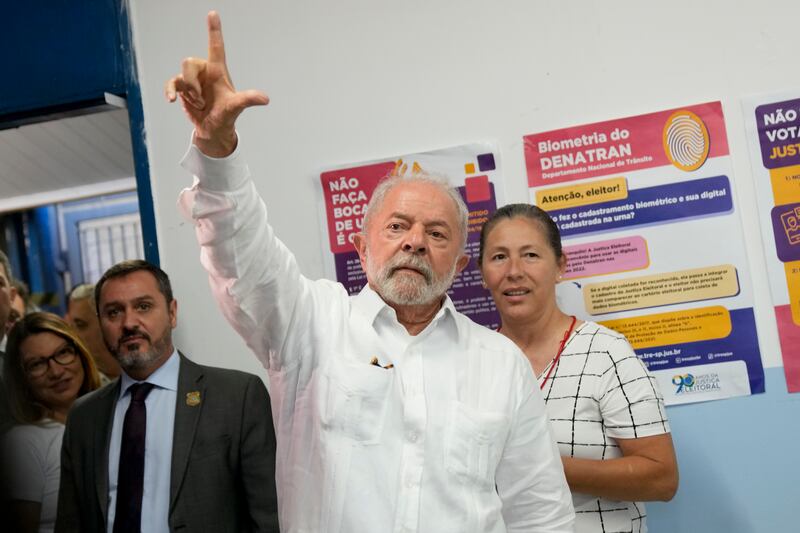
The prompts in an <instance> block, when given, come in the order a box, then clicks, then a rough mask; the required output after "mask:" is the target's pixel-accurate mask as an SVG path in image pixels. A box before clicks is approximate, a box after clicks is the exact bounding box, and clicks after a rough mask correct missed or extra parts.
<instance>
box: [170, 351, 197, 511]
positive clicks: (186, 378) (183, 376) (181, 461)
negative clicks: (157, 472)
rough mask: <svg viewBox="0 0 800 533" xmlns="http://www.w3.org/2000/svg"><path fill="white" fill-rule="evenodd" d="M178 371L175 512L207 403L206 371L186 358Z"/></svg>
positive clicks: (172, 501) (173, 485) (172, 489)
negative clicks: (201, 416) (196, 432)
mask: <svg viewBox="0 0 800 533" xmlns="http://www.w3.org/2000/svg"><path fill="white" fill-rule="evenodd" d="M178 355H180V358H181V362H180V370H179V371H178V394H177V398H176V401H175V430H174V433H173V437H172V471H171V474H170V491H169V492H170V494H169V495H170V505H169V509H170V512H172V510H173V508H174V506H175V502H176V500H177V497H178V494H179V493H180V490H181V487H182V486H183V478H184V476H185V474H186V467H187V465H188V464H189V452H190V451H191V450H192V443H193V442H194V436H195V431H196V430H197V422H198V421H199V420H200V413H201V412H202V410H203V403H204V401H205V383H204V381H203V379H202V378H203V369H202V367H200V366H199V365H197V364H195V363H193V362H191V361H190V360H188V359H187V358H186V357H184V355H183V354H181V353H179V354H178Z"/></svg>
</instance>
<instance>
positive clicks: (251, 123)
mask: <svg viewBox="0 0 800 533" xmlns="http://www.w3.org/2000/svg"><path fill="white" fill-rule="evenodd" d="M131 1H132V6H131V11H132V16H131V20H132V25H133V31H134V40H135V48H136V53H137V56H138V64H139V76H140V82H141V85H142V98H143V104H144V112H145V124H146V127H147V128H146V129H147V148H148V152H149V157H150V171H151V179H152V187H153V195H154V202H155V212H156V217H157V224H158V242H159V250H160V254H161V258H162V266H163V267H164V269H165V270H166V271H167V272H168V273H170V274H171V275H172V277H173V279H174V283H175V286H176V292H177V296H178V298H179V321H180V322H181V324H182V326H181V327H180V328H179V333H178V345H179V346H181V347H182V348H183V349H184V350H186V351H187V352H188V353H189V354H190V355H191V356H192V358H194V359H195V360H198V361H200V362H206V363H212V364H217V365H224V366H231V367H237V368H242V369H246V370H250V371H253V372H256V373H258V374H260V375H263V372H262V371H261V369H260V367H259V366H258V365H257V363H256V362H255V359H254V358H253V357H252V356H251V355H250V354H249V353H248V352H247V350H246V348H245V347H244V344H243V343H242V342H241V341H240V340H239V339H238V338H237V337H236V335H235V334H234V333H233V331H232V330H231V329H230V327H229V326H228V325H227V324H226V323H225V322H224V320H223V319H222V317H221V315H220V313H219V312H218V311H217V309H216V306H215V304H214V303H213V301H212V299H211V296H210V291H209V289H208V286H207V282H206V279H205V275H204V273H203V271H202V269H201V267H200V265H199V261H198V255H199V252H198V246H197V244H196V243H195V240H194V236H193V231H192V228H191V226H190V225H189V224H187V223H185V222H184V221H183V220H181V219H180V218H179V215H178V214H177V212H176V209H175V199H176V196H177V194H178V191H179V190H180V189H181V188H182V187H184V186H187V185H188V184H189V183H190V176H188V175H187V174H186V173H185V172H184V171H183V170H182V169H181V168H179V167H178V164H177V162H178V160H179V159H180V157H181V155H182V154H183V152H184V150H185V148H186V146H187V143H188V140H189V135H190V131H191V130H190V126H189V124H188V122H187V121H186V120H185V119H184V117H183V114H182V112H181V110H180V108H179V106H178V105H173V106H169V105H168V104H167V103H166V101H165V100H164V98H163V95H162V86H163V83H164V81H165V80H166V79H167V78H168V77H170V76H172V75H174V74H175V73H176V72H177V69H178V68H179V64H180V59H181V58H182V57H184V56H188V55H203V56H204V55H205V53H206V28H205V14H206V12H207V11H208V10H210V9H217V10H219V11H220V13H221V15H222V22H223V29H224V31H225V37H226V45H227V52H228V61H229V66H230V71H231V72H232V74H233V78H234V81H235V83H236V84H237V87H238V88H259V89H263V90H265V91H266V92H267V93H268V94H269V95H270V97H271V99H272V103H271V104H270V106H269V107H268V108H259V109H254V110H250V111H248V112H247V113H246V114H245V115H244V116H243V117H242V118H241V120H240V122H239V128H240V134H241V138H242V142H243V146H244V148H245V151H246V153H247V159H248V160H249V163H250V167H251V169H252V170H253V172H254V174H255V175H256V176H258V178H257V186H258V188H259V190H260V191H261V193H262V195H264V197H265V200H266V203H267V206H268V208H269V209H270V212H271V220H272V223H273V225H274V226H275V228H276V230H277V232H278V234H279V235H280V236H282V238H283V240H284V241H285V242H286V243H287V244H288V245H289V247H290V248H291V249H292V250H294V252H295V253H296V255H297V257H298V260H299V263H300V265H301V266H302V267H303V269H304V271H305V273H306V274H307V275H309V276H310V277H319V276H322V267H321V260H320V259H321V253H322V249H323V243H324V242H325V241H324V236H323V235H321V234H320V230H319V227H320V225H319V223H318V218H317V217H318V215H317V213H316V206H317V204H316V194H317V193H316V190H315V189H314V183H315V180H316V179H317V178H318V172H319V170H320V169H321V168H323V167H330V166H334V165H339V164H346V163H351V162H357V161H363V160H371V159H376V158H380V157H384V156H387V155H392V154H397V153H411V152H419V151H426V150H430V149H435V148H440V147H446V146H451V145H455V144H460V143H464V142H469V141H474V140H485V139H489V140H492V139H496V140H498V141H499V143H500V146H501V156H502V158H503V168H504V170H505V182H506V183H505V186H506V191H507V195H508V199H509V200H510V201H525V200H526V199H527V197H528V196H527V186H526V183H527V182H526V178H525V167H524V158H523V150H522V135H524V134H527V133H534V132H539V131H545V130H550V129H555V128H560V127H564V126H569V125H575V124H582V123H589V122H594V121H600V120H606V119H613V118H619V117H625V116H630V115H636V114H641V113H647V112H651V111H658V110H662V109H668V108H672V107H678V106H681V105H687V104H694V103H700V102H706V101H712V100H721V101H722V102H723V105H724V110H725V114H726V119H727V124H728V134H729V142H730V148H731V153H732V157H733V160H734V165H735V175H734V179H735V180H736V183H737V188H738V194H739V202H738V204H737V207H738V208H739V209H738V210H739V212H740V213H741V216H742V218H743V223H744V228H745V234H744V239H745V242H746V247H747V251H748V254H749V258H750V267H751V269H750V270H751V272H753V287H754V294H755V309H756V316H757V323H758V328H759V335H760V341H761V349H762V354H763V358H764V363H765V366H767V367H775V366H778V365H780V355H779V354H780V352H779V347H778V341H777V333H776V328H775V322H774V318H773V317H774V315H773V313H772V304H771V302H770V299H769V289H768V285H767V280H766V277H765V275H764V270H765V268H764V262H763V250H762V246H761V238H760V233H759V223H760V221H759V218H758V216H757V213H756V208H755V201H754V194H755V192H754V188H753V183H752V179H751V175H750V163H749V160H748V151H747V145H746V141H745V137H744V131H743V121H742V116H741V109H740V97H741V96H743V95H746V94H752V93H758V92H771V91H777V90H782V89H790V88H797V87H800V70H799V69H798V67H797V63H798V62H797V49H798V47H797V32H796V21H797V19H798V15H800V3H798V2H797V1H796V0H781V1H777V0H776V1H765V2H755V1H746V2H742V3H734V2H730V1H719V0H717V1H705V2H700V1H698V0H677V1H673V2H653V1H635V0H625V1H616V2H612V1H607V2H588V1H587V2H579V1H576V0H572V1H569V0H562V1H532V0H527V1H522V0H515V1H506V2H485V1H476V0H461V1H457V2H456V1H444V0H438V1H437V0H433V1H431V0H429V1H427V2H425V1H416V0H413V1H405V2H397V1H394V2H389V1H376V0H372V1H367V0H365V1H358V0H340V1H338V2H334V1H323V0H318V1H294V2H289V1H286V2H278V1H275V0H272V1H236V2H232V1H228V2H224V3H223V2H218V3H211V2H207V1H198V0H180V1H178V0H171V1H169V2H164V1H157V0H131ZM722 245H724V244H722ZM774 381H775V382H777V383H779V384H780V380H779V379H778V380H774ZM768 385H769V384H768ZM769 394H770V392H769V390H768V393H767V396H768V395H769ZM716 403H718V404H720V406H721V407H719V408H718V409H722V410H725V409H730V407H725V405H726V402H716ZM727 405H729V406H731V405H735V404H733V403H729V404H727ZM685 409H690V407H687V408H685ZM673 412H676V413H677V412H678V411H673ZM680 413H681V415H679V416H683V413H689V415H688V416H690V417H691V416H692V415H691V414H690V413H692V411H685V410H684V411H680ZM679 438H680V436H678V435H676V439H679ZM679 451H681V450H680V446H679ZM712 455H713V452H712ZM723 459H725V460H727V459H726V458H723ZM730 459H731V460H733V458H730ZM691 460H692V459H691V458H684V457H681V462H682V466H683V465H685V464H691ZM723 466H724V465H723ZM794 471H795V472H796V469H795V470H794ZM795 476H796V474H795ZM710 483H711V484H710V485H709V487H708V490H713V489H714V484H713V480H711V482H710ZM681 490H682V491H693V490H696V491H698V493H703V492H705V490H706V487H705V486H703V487H694V488H693V487H691V486H690V487H686V485H684V486H683V487H682V489H681ZM743 490H745V492H742V493H741V494H734V495H733V496H730V498H729V499H728V502H729V505H733V506H736V501H735V500H736V498H741V499H742V504H743V505H747V504H752V500H750V499H749V494H748V493H747V492H746V489H743ZM763 497H765V496H763ZM731 502H732V503H731ZM680 505H682V504H680ZM687 505H688V503H687ZM755 505H758V502H756V503H755ZM678 510H681V508H680V507H678ZM750 518H752V519H753V520H757V517H755V518H753V517H749V518H748V519H750ZM746 523H747V522H746V520H745V522H743V524H746ZM658 526H659V525H658V524H654V525H653V526H652V529H653V530H654V531H659V530H660V531H667V530H677V529H673V526H674V524H666V523H665V524H661V528H662V529H658ZM743 527H744V526H743ZM690 530H692V529H691V528H690V529H687V531H690ZM747 530H748V529H743V530H742V531H747ZM727 531H731V529H727ZM765 531H766V530H765Z"/></svg>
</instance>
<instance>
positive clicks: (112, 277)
mask: <svg viewBox="0 0 800 533" xmlns="http://www.w3.org/2000/svg"><path fill="white" fill-rule="evenodd" d="M95 300H96V306H97V311H98V315H99V317H100V324H101V327H102V331H103V337H104V339H105V342H106V344H107V345H108V347H109V350H110V351H111V353H112V354H114V356H115V357H116V358H117V360H118V361H119V363H120V366H122V369H123V374H122V376H120V378H119V379H117V380H116V381H114V382H112V383H111V384H109V385H107V386H106V387H104V388H102V389H100V390H98V391H95V392H94V393H92V394H90V395H88V396H86V397H84V398H82V399H81V400H80V401H79V403H77V404H76V406H75V407H73V409H72V411H71V412H70V414H69V417H68V419H67V425H66V430H65V432H64V441H63V447H62V456H61V488H60V493H59V501H58V518H57V522H56V531H63V532H67V531H69V532H73V531H74V532H81V533H88V532H106V531H113V532H114V533H118V532H120V533H121V532H134V531H135V532H137V533H138V532H139V531H142V532H147V533H150V532H161V531H163V532H167V531H186V532H194V531H214V532H223V531H231V532H241V531H253V532H255V531H259V532H260V531H278V525H277V524H278V521H277V497H276V492H275V433H274V429H273V427H272V415H271V410H270V404H269V398H268V396H267V392H266V389H265V388H264V385H263V383H262V382H261V380H260V379H258V378H257V377H255V376H252V375H250V374H245V373H243V372H238V371H234V370H226V369H219V368H211V367H207V366H201V365H198V364H195V363H193V362H191V361H189V360H188V359H187V358H186V357H184V356H183V355H182V354H179V353H178V352H177V350H175V348H174V347H173V345H172V329H174V328H175V326H176V325H177V303H176V301H175V300H174V299H173V297H172V290H171V287H170V283H169V278H168V277H167V275H166V274H165V273H164V272H163V271H162V270H161V269H159V268H158V267H155V266H153V265H150V264H149V263H146V262H144V261H125V262H123V263H119V264H117V265H115V266H113V267H111V268H110V269H109V270H108V271H107V272H106V273H105V274H104V275H103V277H102V278H101V279H100V281H98V283H97V286H96V293H95Z"/></svg>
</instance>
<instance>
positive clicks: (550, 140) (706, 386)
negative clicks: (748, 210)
mask: <svg viewBox="0 0 800 533" xmlns="http://www.w3.org/2000/svg"><path fill="white" fill-rule="evenodd" d="M524 146H525V161H526V169H527V174H528V186H529V191H530V200H531V202H532V203H535V204H536V205H538V206H539V207H541V208H543V209H545V210H546V211H547V212H548V213H549V214H550V216H551V217H552V218H553V220H554V221H555V222H556V224H557V225H558V227H559V229H560V231H561V235H562V239H563V241H564V245H565V252H566V254H567V272H566V275H565V276H564V278H565V279H564V281H562V283H560V284H559V287H558V299H559V303H560V305H561V307H562V309H564V310H565V311H566V312H569V313H572V314H575V315H577V316H579V317H580V318H582V319H585V320H593V321H595V322H600V323H602V324H604V325H606V326H608V327H610V328H612V329H616V330H618V331H620V332H622V333H623V334H625V335H626V337H627V338H628V340H629V341H630V342H631V344H632V345H633V347H634V349H635V350H636V352H637V355H638V356H639V357H640V358H641V359H642V361H644V363H645V364H646V365H647V366H648V368H649V369H650V370H651V372H652V373H653V375H654V376H655V377H656V379H657V380H658V381H659V384H660V386H661V390H662V392H663V393H664V397H665V400H666V402H667V403H668V404H680V403H690V402H698V401H705V400H714V399H722V398H728V397H732V396H741V395H747V394H754V393H759V392H763V391H764V371H763V367H762V363H761V353H760V348H759V344H758V335H757V332H756V325H755V316H754V313H753V304H752V288H751V285H750V275H749V271H748V262H747V257H746V255H745V251H744V243H743V241H742V231H741V221H740V219H739V215H738V213H737V212H736V200H735V198H736V196H735V183H734V179H733V175H732V165H731V161H730V154H729V148H728V139H727V135H726V131H725V118H724V115H723V112H722V106H721V105H720V103H719V102H710V103H704V104H698V105H690V106H686V107H681V108H675V109H668V110H664V111H658V112H654V113H648V114H644V115H637V116H633V117H627V118H622V119H616V120H608V121H605V122H597V123H592V124H583V125H578V126H573V127H568V128H562V129H558V130H553V131H547V132H542V133H536V134H532V135H527V136H525V137H524Z"/></svg>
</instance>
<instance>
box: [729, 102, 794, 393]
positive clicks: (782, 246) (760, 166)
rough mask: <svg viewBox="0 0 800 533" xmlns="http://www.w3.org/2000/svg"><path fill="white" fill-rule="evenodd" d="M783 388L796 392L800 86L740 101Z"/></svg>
mask: <svg viewBox="0 0 800 533" xmlns="http://www.w3.org/2000/svg"><path fill="white" fill-rule="evenodd" d="M742 107H743V109H744V115H745V116H744V119H745V128H746V131H747V139H748V143H749V145H750V163H751V165H752V168H753V181H754V183H755V187H756V201H757V203H758V210H759V213H760V216H761V236H762V240H763V242H764V249H765V250H764V251H765V256H764V258H765V260H766V263H767V277H768V278H769V285H770V292H771V293H772V302H773V305H774V306H775V319H776V321H777V323H778V337H779V339H780V346H781V355H782V357H783V370H784V373H785V375H786V386H787V388H788V390H789V392H800V90H798V91H794V92H793V93H782V94H778V95H771V96H760V97H751V98H747V99H745V100H744V101H743V103H742Z"/></svg>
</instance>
